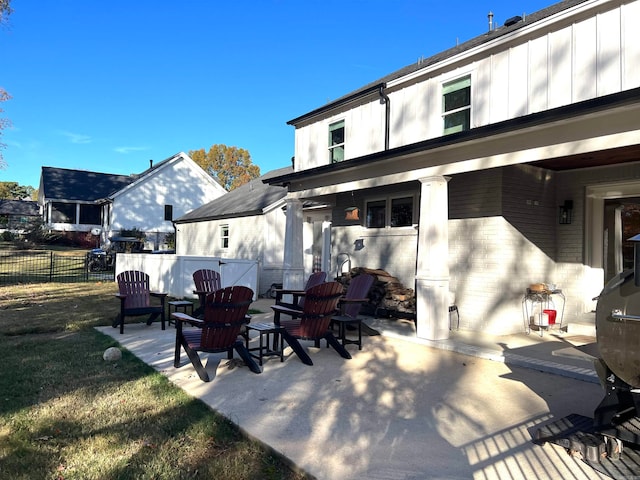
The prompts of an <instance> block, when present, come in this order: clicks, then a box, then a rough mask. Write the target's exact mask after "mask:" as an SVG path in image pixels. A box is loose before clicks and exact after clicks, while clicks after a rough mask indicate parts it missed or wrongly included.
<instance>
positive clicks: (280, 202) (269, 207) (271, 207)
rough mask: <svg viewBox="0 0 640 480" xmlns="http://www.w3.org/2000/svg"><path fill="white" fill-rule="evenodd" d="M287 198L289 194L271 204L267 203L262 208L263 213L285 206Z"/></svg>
mask: <svg viewBox="0 0 640 480" xmlns="http://www.w3.org/2000/svg"><path fill="white" fill-rule="evenodd" d="M286 198H287V196H286V195H285V196H284V197H282V198H281V199H280V200H278V201H277V202H273V203H272V204H271V205H267V206H266V207H265V208H263V209H262V213H263V214H264V215H266V214H267V213H269V212H272V211H273V210H276V209H278V208H282V207H284V204H285V200H286Z"/></svg>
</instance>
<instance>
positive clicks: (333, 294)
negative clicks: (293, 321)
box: [297, 282, 343, 338]
mask: <svg viewBox="0 0 640 480" xmlns="http://www.w3.org/2000/svg"><path fill="white" fill-rule="evenodd" d="M342 290H343V288H342V285H341V284H340V283H338V282H326V283H321V284H320V285H316V286H315V287H311V288H310V289H309V290H307V293H306V295H305V302H304V309H303V310H302V314H301V315H300V324H299V327H298V329H297V330H298V334H299V335H300V336H301V337H304V338H320V337H322V336H323V335H324V334H325V333H326V332H327V330H328V329H329V322H331V316H332V315H333V314H335V312H336V309H337V307H338V301H339V300H340V297H341V296H342Z"/></svg>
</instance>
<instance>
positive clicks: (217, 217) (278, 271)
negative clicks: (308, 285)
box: [175, 167, 331, 294]
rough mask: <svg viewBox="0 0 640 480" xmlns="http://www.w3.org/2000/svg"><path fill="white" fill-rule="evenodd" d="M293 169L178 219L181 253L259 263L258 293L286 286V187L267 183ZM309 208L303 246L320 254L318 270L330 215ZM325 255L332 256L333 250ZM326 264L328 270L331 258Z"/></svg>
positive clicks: (252, 184)
mask: <svg viewBox="0 0 640 480" xmlns="http://www.w3.org/2000/svg"><path fill="white" fill-rule="evenodd" d="M292 171H293V169H292V168H291V167H286V168H282V169H278V170H274V171H272V172H269V173H267V174H265V175H263V176H262V177H260V178H258V179H255V180H252V181H251V182H249V183H247V184H245V185H242V186H241V187H238V188H236V189H235V190H232V191H231V192H229V193H228V194H227V195H225V196H224V197H221V198H218V199H216V200H214V201H212V202H210V203H208V204H207V205H203V206H202V207H200V208H197V209H195V210H193V211H191V212H189V213H188V214H186V215H184V216H182V217H180V218H178V219H177V220H176V221H175V223H176V254H177V255H190V256H194V255H197V256H208V257H222V258H234V259H245V260H258V261H259V265H260V271H259V274H258V289H259V290H258V292H257V293H259V294H264V293H266V291H267V290H268V289H269V288H270V287H271V285H272V284H281V283H282V272H283V268H284V266H283V263H284V261H285V254H284V243H285V230H286V216H285V211H286V206H287V201H286V198H285V197H286V196H287V189H286V188H284V187H278V186H270V185H267V184H266V183H264V182H266V181H267V180H268V179H269V178H271V177H273V176H281V175H286V174H289V173H292ZM305 207H308V208H305V213H304V214H305V215H306V216H307V218H306V222H305V229H304V234H302V236H301V237H300V242H301V245H304V247H303V248H305V249H306V250H308V251H310V252H314V253H315V259H316V264H315V268H317V269H319V268H321V266H322V252H323V248H322V241H321V237H322V225H323V221H325V218H327V219H328V217H329V216H330V214H331V212H330V211H326V210H325V211H323V210H322V208H321V206H318V205H313V206H312V205H307V206H305ZM301 233H302V232H301ZM302 242H304V244H303V243H302ZM325 253H326V255H328V253H329V251H328V249H325ZM311 257H312V258H313V257H314V255H311ZM324 261H325V264H326V265H327V267H328V265H329V262H328V257H325V259H324ZM307 267H308V269H309V271H311V270H313V268H314V265H312V264H311V263H309V264H308V265H307Z"/></svg>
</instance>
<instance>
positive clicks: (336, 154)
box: [329, 120, 344, 163]
mask: <svg viewBox="0 0 640 480" xmlns="http://www.w3.org/2000/svg"><path fill="white" fill-rule="evenodd" d="M343 160H344V120H340V121H339V122H335V123H332V124H331V125H329V161H330V162H331V163H337V162H341V161H343Z"/></svg>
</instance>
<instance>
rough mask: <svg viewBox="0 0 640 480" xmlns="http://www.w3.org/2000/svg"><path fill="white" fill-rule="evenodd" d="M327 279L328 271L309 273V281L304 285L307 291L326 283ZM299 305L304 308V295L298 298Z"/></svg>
mask: <svg viewBox="0 0 640 480" xmlns="http://www.w3.org/2000/svg"><path fill="white" fill-rule="evenodd" d="M326 279H327V272H314V273H312V274H311V275H309V278H308V279H307V283H306V285H305V286H304V290H305V291H307V290H309V289H310V288H313V287H315V286H317V285H320V284H322V283H324V281H325V280H326ZM298 307H300V308H304V297H300V300H298Z"/></svg>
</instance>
